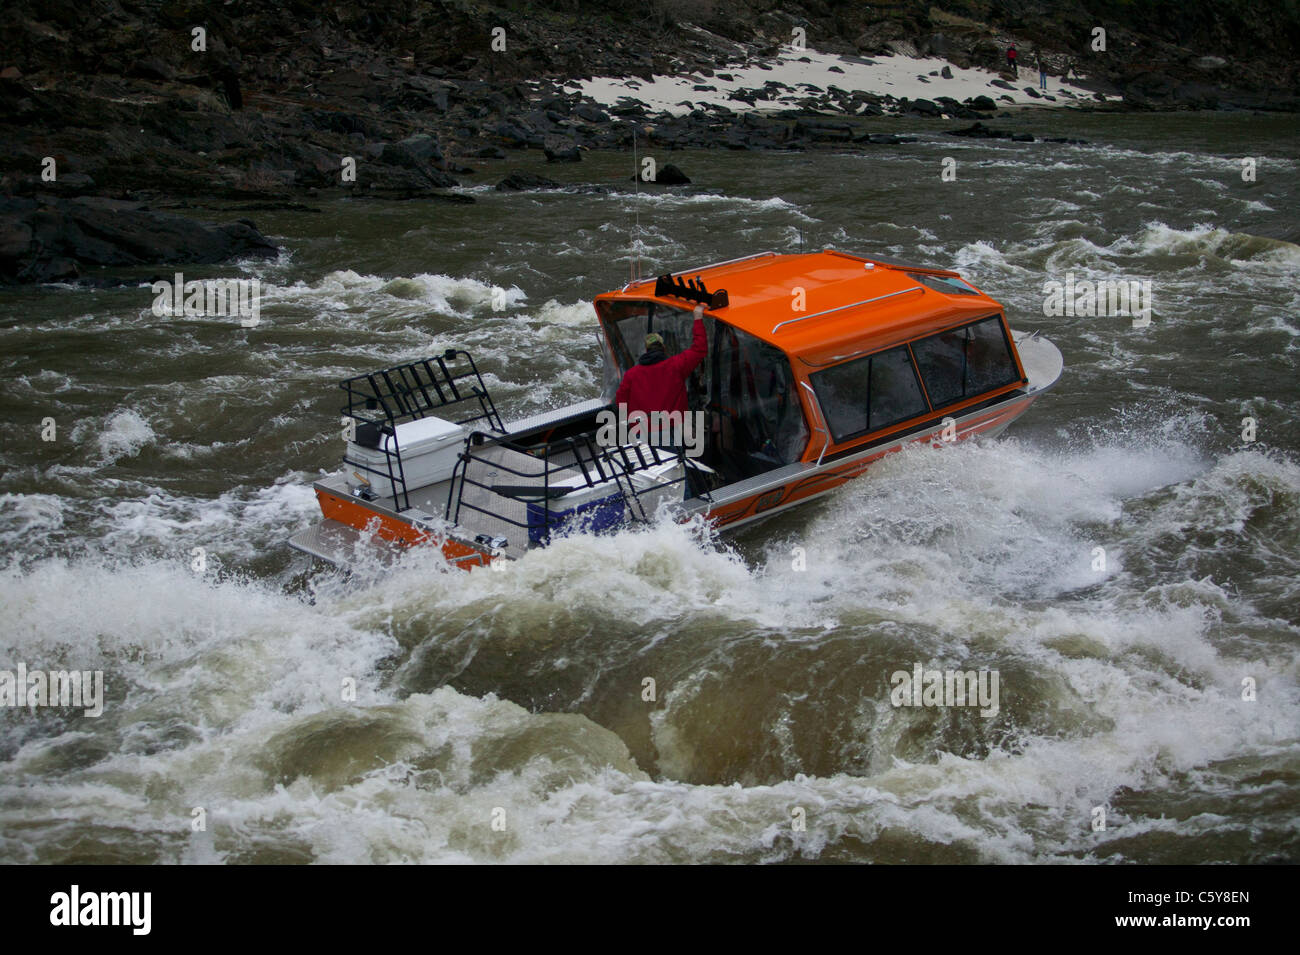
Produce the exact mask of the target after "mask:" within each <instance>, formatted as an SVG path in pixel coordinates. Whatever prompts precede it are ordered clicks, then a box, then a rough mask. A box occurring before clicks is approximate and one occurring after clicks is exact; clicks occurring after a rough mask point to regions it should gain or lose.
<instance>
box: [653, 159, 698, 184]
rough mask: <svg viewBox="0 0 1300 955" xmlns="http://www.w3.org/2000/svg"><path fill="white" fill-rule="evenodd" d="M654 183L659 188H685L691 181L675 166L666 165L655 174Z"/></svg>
mask: <svg viewBox="0 0 1300 955" xmlns="http://www.w3.org/2000/svg"><path fill="white" fill-rule="evenodd" d="M655 182H657V183H659V184H660V185H661V186H687V185H690V182H691V180H690V178H689V177H688V176H687V175H686V173H684V172H682V171H681V170H680V169H678V168H677V167H676V166H675V165H673V164H672V163H666V164H665V165H663V166H660V167H659V169H658V171H657V172H656V173H655Z"/></svg>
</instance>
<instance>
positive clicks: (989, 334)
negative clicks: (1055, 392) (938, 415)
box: [912, 315, 1019, 408]
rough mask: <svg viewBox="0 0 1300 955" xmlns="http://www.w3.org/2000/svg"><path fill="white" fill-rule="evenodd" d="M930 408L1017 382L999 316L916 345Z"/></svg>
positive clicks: (914, 345) (917, 358)
mask: <svg viewBox="0 0 1300 955" xmlns="http://www.w3.org/2000/svg"><path fill="white" fill-rule="evenodd" d="M912 354H913V355H915V356H916V366H917V368H918V369H919V370H920V372H921V378H922V380H923V381H924V382H925V390H926V393H927V394H928V395H929V396H930V405H931V407H933V408H941V407H943V406H944V405H950V404H952V403H953V402H956V401H961V400H962V399H964V398H972V397H974V396H975V395H979V394H983V393H984V392H986V391H992V390H993V389H995V388H1000V387H1002V386H1003V385H1009V384H1011V383H1012V382H1013V381H1016V380H1017V379H1018V377H1019V373H1018V372H1017V370H1016V363H1015V360H1014V359H1013V358H1012V357H1011V348H1010V345H1009V344H1008V343H1007V337H1006V333H1005V332H1004V331H1003V329H1002V319H1001V318H1000V317H999V316H996V315H995V316H993V317H992V318H986V319H982V320H980V321H978V322H974V323H972V324H970V325H966V326H964V327H963V328H957V329H953V330H952V331H947V332H940V333H939V334H938V335H931V336H930V337H929V338H923V339H921V340H920V341H916V342H912Z"/></svg>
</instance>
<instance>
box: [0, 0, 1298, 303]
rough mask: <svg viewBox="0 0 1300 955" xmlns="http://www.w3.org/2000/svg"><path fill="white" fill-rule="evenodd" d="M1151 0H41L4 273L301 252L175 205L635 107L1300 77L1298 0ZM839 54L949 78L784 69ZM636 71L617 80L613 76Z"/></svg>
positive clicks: (73, 273)
mask: <svg viewBox="0 0 1300 955" xmlns="http://www.w3.org/2000/svg"><path fill="white" fill-rule="evenodd" d="M1133 6H1134V5H1128V4H1118V3H1113V2H1084V0H1075V2H1066V3H1048V2H1046V0H1041V2H1036V0H1025V2H1020V3H1016V4H1003V5H997V4H988V3H975V2H971V3H965V4H955V5H950V7H949V8H948V9H949V10H950V11H951V12H947V13H945V12H941V11H939V10H938V9H937V8H935V7H932V6H931V5H929V4H925V3H913V2H895V3H885V4H873V5H871V7H867V6H865V5H861V4H848V3H844V4H839V3H825V2H816V0H809V2H806V3H803V4H776V3H771V2H765V0H748V2H742V0H733V2H710V0H702V2H698V3H687V2H684V0H682V2H677V0H654V2H651V3H650V4H649V5H646V6H635V7H630V6H628V5H625V4H620V3H615V2H613V0H609V2H605V0H600V2H595V3H589V2H583V3H581V4H578V3H575V2H565V0H554V2H544V3H515V4H510V5H506V4H504V3H502V4H497V3H468V2H423V0H409V2H402V3H397V2H394V3H381V4H373V5H357V7H356V8H353V7H348V8H342V7H329V8H326V7H317V6H315V5H309V4H297V3H290V4H287V5H284V6H279V7H275V8H272V9H265V8H264V7H263V5H256V4H251V3H243V2H240V0H235V2H232V3H216V2H208V3H169V2H136V3H132V2H124V0H106V2H104V3H101V4H96V5H94V6H93V7H91V8H86V7H85V6H84V5H81V4H76V3H73V2H71V0H44V2H39V3H38V2H32V0H16V2H14V3H10V4H8V5H7V6H6V8H5V11H4V12H3V14H0V30H2V31H3V35H4V37H5V44H4V47H3V48H2V49H0V58H3V59H2V60H0V194H3V195H4V196H6V197H8V198H6V199H5V200H4V202H3V203H0V282H3V283H15V282H48V281H55V280H68V279H74V278H76V277H77V276H78V275H81V274H83V273H85V272H86V271H87V270H93V269H94V268H96V267H99V266H105V265H123V264H131V263H157V264H170V263H175V262H183V261H189V262H210V261H219V260H220V259H221V258H224V257H229V256H235V255H247V254H254V255H257V254H268V253H273V252H274V246H273V245H272V244H271V243H270V242H269V241H267V240H266V239H265V237H263V236H261V235H260V233H257V232H256V230H255V229H253V228H252V226H251V225H250V224H248V223H246V222H245V223H227V224H226V225H223V226H208V225H203V224H200V223H189V224H188V225H185V226H182V225H181V224H180V222H183V221H185V220H182V219H181V217H179V216H176V215H168V214H166V213H164V212H162V211H160V210H161V209H165V208H167V207H168V206H169V205H171V206H175V205H177V204H179V203H182V202H184V203H187V204H194V203H197V202H203V201H232V200H233V201H241V202H250V203H254V204H261V205H262V206H264V207H265V206H267V205H271V206H275V205H283V206H292V205H293V204H295V203H298V204H300V203H303V202H305V201H310V199H311V198H312V197H316V196H320V195H322V194H333V193H339V194H344V193H346V194H351V195H355V196H365V197H373V198H380V199H410V198H434V199H439V200H441V201H447V202H472V201H473V198H472V197H471V196H468V195H465V194H463V193H459V192H455V191H449V190H453V189H454V188H455V187H456V186H457V185H459V184H462V183H466V182H482V181H492V179H493V178H494V177H493V169H492V166H493V163H494V161H499V160H501V159H504V158H505V157H506V156H507V155H508V154H509V153H511V152H512V151H523V150H534V151H536V153H537V155H538V157H539V159H541V158H543V157H544V159H545V160H546V161H547V162H554V163H565V162H581V160H582V155H583V153H584V152H585V151H587V150H592V149H626V148H628V147H630V145H631V143H632V139H633V136H634V135H636V136H637V137H639V141H640V142H641V143H643V144H645V145H646V146H648V147H652V148H653V149H655V150H674V149H679V148H688V147H689V148H695V147H698V148H727V149H816V148H837V149H844V148H862V149H871V148H878V147H881V146H895V145H900V144H903V143H906V142H907V141H908V137H906V136H900V135H896V134H890V133H882V132H879V131H878V130H876V131H866V130H864V129H862V127H861V125H860V123H859V120H860V118H863V117H877V116H895V115H907V116H917V117H930V118H933V119H934V120H935V121H936V123H939V122H942V121H943V120H949V121H951V120H957V119H960V120H975V121H981V122H982V121H985V120H988V119H989V118H990V117H993V116H996V115H998V114H999V113H1000V112H1001V111H1002V110H1004V109H1006V108H1008V107H1009V106H1019V105H1024V104H1030V105H1057V106H1060V105H1068V106H1069V107H1070V108H1077V109H1105V110H1118V109H1190V108H1232V109H1268V110H1273V109H1278V110H1295V109H1297V106H1298V105H1300V97H1297V88H1298V87H1300V81H1298V80H1297V72H1296V65H1295V63H1294V59H1293V52H1294V49H1295V38H1296V37H1297V35H1300V26H1298V24H1300V20H1298V19H1297V15H1295V14H1290V15H1288V14H1279V13H1278V12H1277V11H1275V10H1273V9H1272V6H1271V5H1270V4H1267V3H1264V2H1245V3H1240V4H1233V5H1231V7H1230V8H1224V7H1222V6H1221V5H1216V4H1214V3H1212V2H1196V0H1193V2H1190V3H1188V4H1183V5H1182V6H1181V7H1179V8H1178V10H1177V11H1176V15H1175V13H1167V14H1162V13H1161V12H1160V10H1159V9H1154V8H1146V7H1143V6H1142V5H1136V6H1138V7H1140V8H1141V9H1137V10H1135V9H1133V8H1132V7H1133ZM1013 7H1014V9H1012V8H1013ZM1192 8H1194V9H1192ZM1191 13H1195V14H1197V15H1196V16H1191V15H1190V14H1191ZM1288 17H1290V19H1288ZM1098 25H1102V26H1104V28H1105V29H1106V31H1107V32H1106V50H1104V51H1098V50H1094V49H1093V47H1094V46H1095V38H1094V30H1095V27H1096V26H1098ZM1013 42H1014V43H1016V44H1017V45H1018V47H1019V49H1020V51H1021V62H1022V64H1024V65H1025V66H1028V65H1029V64H1030V63H1031V62H1033V58H1035V57H1041V58H1042V60H1043V62H1044V64H1045V65H1046V67H1047V70H1048V72H1049V74H1050V75H1051V76H1052V77H1053V85H1054V87H1055V88H1056V90H1057V92H1056V93H1055V94H1048V95H1046V96H1044V95H1043V94H1041V93H1040V92H1039V91H1038V90H1037V89H1036V86H1037V83H1036V79H1037V78H1036V75H1034V76H1033V77H1031V76H1030V75H1029V74H1030V71H1029V70H1027V69H1023V68H1022V70H1021V75H1020V77H1018V78H1017V77H1015V76H1013V75H1011V74H1009V73H1001V72H999V71H1001V70H1002V69H1003V67H1004V66H1005V50H1006V47H1007V46H1008V45H1009V44H1011V43H1013ZM805 51H806V52H805ZM826 56H833V57H840V58H843V59H842V61H841V62H843V63H844V64H845V65H844V66H837V65H835V64H834V63H833V62H832V63H831V64H830V65H826V64H825V63H822V66H823V68H824V69H825V70H827V71H829V73H830V74H836V73H840V74H844V73H845V69H846V68H847V69H849V70H852V69H854V68H855V66H861V67H862V68H864V69H865V68H866V67H867V66H869V65H871V64H873V63H876V62H879V61H886V62H888V63H893V64H895V65H897V64H904V65H905V67H906V68H908V69H910V70H911V71H912V72H913V73H915V74H916V76H915V80H914V83H919V84H926V86H924V87H915V88H914V89H913V93H914V94H915V90H916V89H922V90H924V91H926V92H928V89H929V88H933V89H934V90H935V92H934V94H933V95H902V96H899V95H896V94H895V93H893V92H889V91H886V90H875V89H866V88H862V87H861V85H858V86H855V85H854V84H853V82H850V81H849V80H847V79H846V80H845V81H844V82H843V83H842V84H840V83H830V82H827V83H824V84H823V83H808V82H803V83H796V82H789V81H786V80H781V79H778V78H775V76H776V74H775V73H772V72H770V71H772V70H773V65H774V64H776V65H778V66H780V65H782V64H784V65H785V66H787V67H797V65H798V64H799V63H800V62H804V63H808V64H812V65H816V64H817V63H821V62H822V61H819V60H817V57H826ZM919 58H929V59H925V60H922V59H919ZM913 59H915V63H913ZM930 59H933V60H934V62H933V63H931V62H930ZM922 62H924V63H925V64H926V66H929V67H931V68H929V69H924V70H922V69H919V68H917V65H918V64H921V63H922ZM954 70H955V71H958V73H959V74H960V73H962V72H963V71H967V72H969V71H980V70H982V71H986V74H987V76H988V77H989V83H988V84H987V85H988V87H989V88H988V89H987V90H978V91H977V90H975V89H973V88H970V87H963V88H962V89H963V91H964V92H970V93H973V94H975V95H966V96H962V97H960V98H959V97H957V96H948V95H944V94H943V92H942V90H943V88H944V84H945V82H946V81H952V82H954V83H955V82H957V80H959V79H960V78H961V77H960V76H959V77H956V78H954V76H953V71H954ZM765 73H766V74H768V78H762V77H763V75H764V74H765ZM845 75H846V76H847V75H848V74H845ZM656 77H677V78H685V79H684V80H682V81H683V82H688V83H689V87H690V93H689V98H686V99H683V100H682V101H681V102H680V103H674V104H670V106H671V108H657V107H656V106H654V105H651V104H648V103H647V102H645V101H643V100H642V99H641V98H638V95H637V93H638V87H640V86H643V85H648V84H652V83H655V82H656ZM737 77H741V78H743V79H737ZM1067 77H1068V79H1067ZM602 78H603V79H602ZM602 83H603V84H604V85H603V86H602ZM611 84H616V85H619V87H620V88H619V89H618V91H617V92H618V95H617V96H614V97H611V96H610V95H604V96H601V95H597V92H598V87H599V88H601V89H604V90H605V92H606V94H608V92H609V90H610V89H612V88H613V87H612V86H611ZM1048 100H1051V103H1048ZM956 125H957V124H953V123H951V122H950V123H948V124H945V125H943V126H938V127H936V131H944V132H948V131H954V129H955V126H956ZM968 125H969V124H968ZM980 128H981V129H985V130H987V127H980ZM971 135H981V133H980V132H978V131H976V132H975V133H972V134H971ZM502 175H504V170H503V172H502V174H501V175H498V176H496V177H495V178H501V176H502ZM506 188H509V185H507V186H506ZM86 200H91V201H86ZM106 200H114V201H116V202H118V203H125V205H121V204H119V205H115V206H112V205H107V204H105V202H106ZM150 236H152V238H153V242H152V244H151V243H150V242H146V241H144V240H145V239H146V238H147V237H150Z"/></svg>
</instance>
